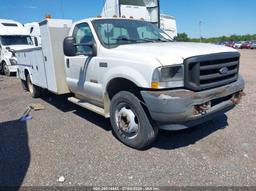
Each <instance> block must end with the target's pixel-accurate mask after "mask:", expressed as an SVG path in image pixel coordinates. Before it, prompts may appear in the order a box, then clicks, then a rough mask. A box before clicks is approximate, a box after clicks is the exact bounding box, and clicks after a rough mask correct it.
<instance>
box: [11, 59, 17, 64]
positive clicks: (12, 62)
mask: <svg viewBox="0 0 256 191" xmlns="http://www.w3.org/2000/svg"><path fill="white" fill-rule="evenodd" d="M9 61H10V63H11V65H16V64H17V60H16V59H14V58H11V59H9Z"/></svg>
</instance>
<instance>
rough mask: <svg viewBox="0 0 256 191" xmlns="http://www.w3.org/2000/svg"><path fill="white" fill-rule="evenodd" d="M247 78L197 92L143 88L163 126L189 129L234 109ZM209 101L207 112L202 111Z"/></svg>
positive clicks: (146, 99)
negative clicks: (235, 100)
mask: <svg viewBox="0 0 256 191" xmlns="http://www.w3.org/2000/svg"><path fill="white" fill-rule="evenodd" d="M244 87H245V82H244V79H243V78H242V77H241V76H239V79H238V80H237V81H236V82H234V83H231V84H228V85H225V86H222V87H219V88H214V89H211V90H206V91H202V92H193V91H190V90H186V89H181V90H169V91H160V92H159V91H142V92H141V94H142V97H143V99H144V101H145V104H146V106H147V108H148V110H149V112H150V115H151V117H152V119H153V120H154V121H156V122H157V124H158V125H159V127H160V128H162V129H166V130H179V129H186V128H188V127H191V126H195V125H197V124H200V123H203V122H205V121H208V120H210V119H212V118H213V117H215V116H216V115H219V114H222V113H225V112H227V111H229V110H230V109H232V108H234V106H235V105H236V103H235V102H234V98H239V99H240V93H241V92H242V91H243V90H244ZM205 103H207V105H208V108H207V109H205V110H204V111H203V112H201V109H200V111H199V110H198V107H200V108H201V107H202V105H203V104H205Z"/></svg>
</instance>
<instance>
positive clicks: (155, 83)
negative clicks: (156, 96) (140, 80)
mask: <svg viewBox="0 0 256 191" xmlns="http://www.w3.org/2000/svg"><path fill="white" fill-rule="evenodd" d="M151 88H152V89H158V88H159V82H152V83H151Z"/></svg>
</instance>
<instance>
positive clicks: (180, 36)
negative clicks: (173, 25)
mask: <svg viewBox="0 0 256 191" xmlns="http://www.w3.org/2000/svg"><path fill="white" fill-rule="evenodd" d="M174 40H175V41H179V42H188V41H190V39H189V37H188V35H187V34H186V33H178V35H177V36H176V37H175V38H174Z"/></svg>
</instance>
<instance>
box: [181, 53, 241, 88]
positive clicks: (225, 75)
mask: <svg viewBox="0 0 256 191" xmlns="http://www.w3.org/2000/svg"><path fill="white" fill-rule="evenodd" d="M239 58H240V54H239V53H238V52H233V53H220V54H211V55H206V56H197V57H192V58H189V59H187V60H185V62H184V66H185V87H186V88H188V89H191V90H194V91H202V90H207V89H211V88H215V87H220V86H223V85H226V84H229V83H232V82H234V81H236V80H237V79H238V72H239Z"/></svg>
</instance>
